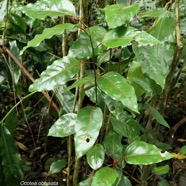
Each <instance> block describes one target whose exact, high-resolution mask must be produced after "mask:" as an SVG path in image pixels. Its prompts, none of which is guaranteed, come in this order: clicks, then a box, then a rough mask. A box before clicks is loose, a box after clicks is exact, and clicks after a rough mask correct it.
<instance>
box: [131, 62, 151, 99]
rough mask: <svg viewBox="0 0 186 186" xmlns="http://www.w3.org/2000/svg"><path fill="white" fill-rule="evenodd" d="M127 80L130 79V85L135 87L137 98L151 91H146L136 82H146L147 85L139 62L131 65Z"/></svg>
mask: <svg viewBox="0 0 186 186" xmlns="http://www.w3.org/2000/svg"><path fill="white" fill-rule="evenodd" d="M127 78H128V79H129V81H130V84H131V85H132V86H133V87H134V89H135V93H136V96H137V97H140V96H141V95H142V94H143V93H144V92H145V91H148V90H149V88H148V89H144V88H143V87H141V86H140V85H139V84H138V83H137V82H136V81H135V80H136V78H137V80H139V81H144V83H146V81H145V77H144V75H143V73H142V69H141V63H140V62H139V61H133V62H132V63H131V64H130V68H129V70H128V76H127ZM139 81H138V82H139ZM147 86H148V85H147Z"/></svg>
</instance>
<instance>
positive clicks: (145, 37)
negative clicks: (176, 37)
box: [135, 31, 161, 46]
mask: <svg viewBox="0 0 186 186" xmlns="http://www.w3.org/2000/svg"><path fill="white" fill-rule="evenodd" d="M135 41H137V42H138V46H145V45H151V46H152V45H155V44H160V43H161V42H160V41H159V40H157V39H156V38H155V37H153V36H152V35H150V34H148V33H147V32H145V31H137V32H136V35H135Z"/></svg>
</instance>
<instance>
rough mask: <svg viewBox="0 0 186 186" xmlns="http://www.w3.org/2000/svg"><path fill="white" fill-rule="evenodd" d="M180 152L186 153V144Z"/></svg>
mask: <svg viewBox="0 0 186 186" xmlns="http://www.w3.org/2000/svg"><path fill="white" fill-rule="evenodd" d="M179 153H180V154H186V145H184V146H183V147H182V148H181V149H180V151H179Z"/></svg>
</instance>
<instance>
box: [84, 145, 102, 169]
mask: <svg viewBox="0 0 186 186" xmlns="http://www.w3.org/2000/svg"><path fill="white" fill-rule="evenodd" d="M104 160H105V152H104V148H103V146H102V145H101V144H97V145H95V146H93V147H92V148H91V149H90V150H89V151H88V153H87V162H88V164H89V165H90V167H91V168H92V169H94V170H96V169H98V168H100V167H101V166H102V165H103V162H104Z"/></svg>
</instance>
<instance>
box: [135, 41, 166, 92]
mask: <svg viewBox="0 0 186 186" xmlns="http://www.w3.org/2000/svg"><path fill="white" fill-rule="evenodd" d="M133 50H134V53H135V55H136V57H137V58H138V60H139V62H140V63H141V67H142V72H143V74H146V75H148V76H149V78H150V79H152V80H154V81H155V82H156V84H157V85H159V86H161V88H162V89H163V87H164V85H165V79H166V74H165V72H164V69H163V65H162V63H161V61H160V60H161V59H159V58H158V56H156V55H155V53H154V49H153V48H152V47H150V46H143V47H137V46H136V45H135V44H134V45H133Z"/></svg>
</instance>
